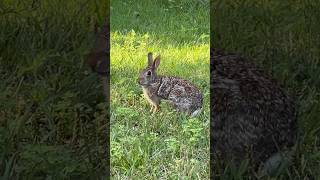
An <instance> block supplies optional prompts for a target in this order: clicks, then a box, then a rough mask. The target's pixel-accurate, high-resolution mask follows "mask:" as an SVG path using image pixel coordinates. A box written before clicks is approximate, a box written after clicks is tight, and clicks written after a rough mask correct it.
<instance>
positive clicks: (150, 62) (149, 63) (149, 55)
mask: <svg viewBox="0 0 320 180" xmlns="http://www.w3.org/2000/svg"><path fill="white" fill-rule="evenodd" d="M152 64H153V58H152V53H151V52H149V53H148V66H149V67H151V66H152Z"/></svg>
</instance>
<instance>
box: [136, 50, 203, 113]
mask: <svg viewBox="0 0 320 180" xmlns="http://www.w3.org/2000/svg"><path fill="white" fill-rule="evenodd" d="M159 64H160V55H159V56H158V57H156V58H155V59H154V60H153V57H152V53H148V66H147V67H146V68H145V69H144V70H142V71H141V72H140V75H139V80H138V81H139V84H140V85H141V86H142V89H143V93H144V96H145V98H146V99H147V100H148V102H149V103H150V104H151V110H150V111H153V112H154V113H155V112H156V111H158V110H159V104H160V101H161V100H162V99H164V100H168V101H169V103H170V104H171V105H173V107H175V108H176V109H177V111H180V112H185V113H187V114H188V115H191V116H195V115H197V114H198V113H199V112H200V110H201V107H202V101H203V98H202V93H201V92H200V91H199V89H198V88H196V87H195V86H194V85H192V84H191V83H190V82H188V81H187V80H184V79H181V78H177V77H171V76H158V75H157V68H158V66H159Z"/></svg>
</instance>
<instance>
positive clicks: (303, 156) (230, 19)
mask: <svg viewBox="0 0 320 180" xmlns="http://www.w3.org/2000/svg"><path fill="white" fill-rule="evenodd" d="M319 8H320V2H318V1H290V2H289V1H277V0H271V1H259V0H252V1H250V0H213V1H212V3H211V10H212V11H211V13H212V14H211V20H210V21H211V26H212V32H211V33H212V34H211V40H213V41H212V44H213V46H214V47H216V48H221V49H225V50H226V51H229V52H237V53H239V54H242V55H243V56H245V57H251V58H253V59H254V60H255V61H256V63H257V64H259V65H261V66H262V67H264V68H265V69H266V71H268V72H270V73H271V74H273V76H274V78H275V79H277V80H278V81H279V82H280V83H281V84H283V85H284V87H286V89H287V90H288V92H289V93H291V94H292V95H294V96H295V100H296V102H297V104H298V107H297V108H298V111H299V127H300V139H299V142H298V144H299V148H298V151H297V153H296V154H295V159H294V162H293V166H292V167H291V168H290V169H288V170H287V171H286V172H284V173H283V174H282V175H281V176H279V177H278V178H277V179H320V173H319V169H320V163H319V162H320V148H319V147H320V143H319V135H320V118H319V117H320V79H319V75H320V59H319V58H320V33H319V28H320V23H319V19H320V13H319V10H318V9H319ZM233 175H235V176H236V177H235V176H234V177H235V178H239V179H240V177H241V174H237V173H234V174H233ZM229 178H231V177H229Z"/></svg>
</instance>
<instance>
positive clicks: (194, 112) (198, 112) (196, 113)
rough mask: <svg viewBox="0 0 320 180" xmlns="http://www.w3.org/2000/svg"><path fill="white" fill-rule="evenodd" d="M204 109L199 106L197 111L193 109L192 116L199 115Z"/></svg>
mask: <svg viewBox="0 0 320 180" xmlns="http://www.w3.org/2000/svg"><path fill="white" fill-rule="evenodd" d="M201 111H202V108H199V109H197V110H195V111H193V113H191V116H190V117H191V118H194V117H195V116H197V115H198V114H200V112H201Z"/></svg>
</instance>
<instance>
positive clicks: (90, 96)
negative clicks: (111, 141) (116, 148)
mask: <svg viewBox="0 0 320 180" xmlns="http://www.w3.org/2000/svg"><path fill="white" fill-rule="evenodd" d="M107 9H108V8H107V4H106V3H105V1H100V0H99V1H87V0H74V1H60V0H44V1H34V0H26V1H15V0H2V1H0V179H78V178H80V179H98V178H99V177H103V176H104V175H105V172H106V168H107V167H106V162H107V161H106V155H107V151H106V148H105V146H106V143H105V142H106V140H107V139H106V136H105V132H106V127H105V125H106V117H105V115H106V110H105V108H104V105H105V104H104V103H103V101H104V98H103V96H102V93H101V86H100V82H99V81H98V78H97V77H96V75H95V74H89V73H88V72H89V71H88V69H87V68H86V67H85V66H83V57H84V55H85V54H86V53H88V51H89V50H90V47H91V44H92V43H93V42H92V37H93V33H92V31H93V22H94V21H96V22H98V23H100V24H101V23H102V21H103V19H104V18H105V16H106V15H105V13H106V10H107Z"/></svg>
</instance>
